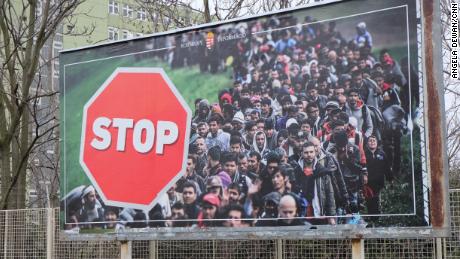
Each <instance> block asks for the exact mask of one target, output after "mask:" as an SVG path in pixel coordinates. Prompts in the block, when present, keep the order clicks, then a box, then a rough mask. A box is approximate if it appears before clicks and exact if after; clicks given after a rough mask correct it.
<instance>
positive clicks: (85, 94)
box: [60, 0, 448, 239]
mask: <svg viewBox="0 0 460 259" xmlns="http://www.w3.org/2000/svg"><path fill="white" fill-rule="evenodd" d="M421 15H422V14H421V13H420V6H419V3H418V1H416V0H405V1H400V0H398V1H396V0H394V1H375V0H368V1H344V2H338V3H332V4H328V5H324V6H317V7H310V8H298V9H292V10H288V11H283V12H279V13H273V14H267V15H264V16H260V17H252V18H247V19H242V20H234V21H229V22H226V23H218V24H210V25H205V26H201V27H197V28H190V29H184V30H180V31H174V32H166V33H161V34H157V35H153V36H148V37H143V38H140V39H133V40H129V41H121V42H115V43H110V44H104V45H98V46H92V47H88V48H82V49H76V50H69V51H65V52H63V53H62V54H61V57H60V64H61V119H62V127H61V130H62V131H61V132H62V138H63V141H62V149H61V152H62V153H61V154H62V156H61V159H62V177H61V179H62V180H61V183H62V184H61V194H62V195H61V209H62V212H61V226H62V228H63V230H64V231H65V232H66V233H69V234H72V233H73V234H78V235H71V236H76V237H82V236H85V238H88V236H86V235H84V234H92V233H103V234H104V235H107V237H108V238H115V237H118V238H120V235H122V236H123V238H127V239H130V238H131V239H132V238H140V237H139V235H141V236H142V238H168V237H169V238H171V237H172V238H184V237H186V238H202V237H213V238H232V237H234V238H241V237H248V236H252V237H254V236H258V235H260V236H263V235H264V234H267V233H270V235H265V238H267V237H274V236H275V237H288V238H293V237H305V238H308V237H318V236H319V237H326V238H327V237H330V238H334V237H335V238H337V234H338V233H345V232H346V233H348V234H347V235H349V236H354V235H358V234H360V235H361V236H362V234H363V233H365V235H367V236H369V237H382V233H384V236H389V237H396V236H400V235H401V233H403V232H404V233H406V234H407V235H409V236H421V235H433V233H435V231H433V228H432V225H433V224H432V221H433V220H434V219H438V218H439V215H442V216H444V215H447V212H445V211H444V210H442V211H439V212H436V213H435V214H433V213H432V211H431V213H430V207H429V205H430V204H429V198H432V199H433V198H436V197H442V195H441V194H440V192H443V191H444V190H442V189H441V190H438V192H439V193H435V194H433V192H430V191H431V188H430V187H431V185H430V184H431V183H430V181H429V178H430V170H429V167H428V166H429V165H430V164H431V165H432V166H433V162H435V161H433V162H432V161H430V162H428V161H427V160H426V159H425V158H426V157H427V156H428V157H431V156H430V155H431V153H430V152H431V151H430V148H431V149H432V150H434V148H435V145H434V144H433V145H432V144H429V145H431V146H430V148H428V144H427V143H426V141H425V138H426V137H425V136H427V137H428V139H427V141H428V142H429V141H430V139H432V138H434V137H436V136H432V135H429V134H426V132H427V131H429V130H431V128H430V126H431V125H434V124H436V123H437V124H438V125H440V124H441V123H439V121H438V122H435V123H434V124H430V120H429V119H430V118H429V119H428V120H427V117H426V112H425V111H426V109H427V107H430V112H431V111H432V109H437V110H436V111H439V110H440V108H439V107H434V106H433V105H432V104H425V101H424V96H425V95H426V91H428V90H429V89H431V88H430V87H427V88H424V87H423V85H424V84H427V83H426V82H424V74H423V71H422V68H423V66H422V65H421V64H422V63H423V62H424V60H423V59H422V58H421V57H420V56H421V55H422V53H425V51H424V50H423V49H422V48H421V45H420V44H419V42H418V40H420V37H421V36H420V35H421V31H420V28H418V27H417V26H418V24H419V23H420V20H421V17H420V16H421ZM422 20H423V19H422ZM429 73H432V72H431V71H430V72H429ZM428 84H429V83H428ZM429 105H431V106H429ZM433 107H434V108H433ZM433 111H434V110H433ZM438 119H439V118H438ZM430 132H431V131H430ZM433 132H434V131H433ZM439 134H440V133H439ZM437 137H441V135H438V136H437ZM439 151H440V152H441V153H442V152H443V150H442V149H441V150H439ZM437 155H438V156H439V153H438V154H437ZM441 157H442V156H441ZM442 174H443V173H442V171H441V176H442ZM431 177H432V175H431ZM433 188H434V187H433ZM437 195H441V196H437ZM440 202H441V203H440V204H444V202H445V200H441V201H440ZM431 207H433V205H432V206H431ZM441 207H442V206H441ZM445 226H448V224H445V223H442V224H441V225H440V226H436V227H440V229H441V230H442V231H441V232H438V233H437V234H438V235H445V234H446V233H447V232H446V228H445ZM280 227H282V228H280ZM390 227H397V228H395V229H396V230H395V231H394V232H388V231H387V230H388V228H390ZM411 227H417V228H411ZM287 229H289V230H290V231H294V232H289V231H287ZM398 229H399V230H401V231H400V232H398V231H397V230H398ZM408 229H418V230H423V231H425V232H422V231H421V232H416V231H415V230H408ZM191 230H192V231H191ZM281 230H282V231H281ZM306 230H309V231H306ZM325 230H327V231H325ZM426 230H428V231H426ZM350 231H351V232H350ZM379 231H380V232H379ZM411 231H413V232H411ZM171 233H175V235H173V236H171ZM187 233H188V234H189V236H187ZM290 233H297V235H294V236H292V235H291V234H290ZM350 233H352V234H350Z"/></svg>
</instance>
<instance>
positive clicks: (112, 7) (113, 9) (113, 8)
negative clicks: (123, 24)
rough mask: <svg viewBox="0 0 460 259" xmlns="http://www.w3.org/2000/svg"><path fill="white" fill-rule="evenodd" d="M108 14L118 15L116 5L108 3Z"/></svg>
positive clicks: (112, 2) (113, 2)
mask: <svg viewBox="0 0 460 259" xmlns="http://www.w3.org/2000/svg"><path fill="white" fill-rule="evenodd" d="M109 14H118V3H117V2H115V1H109Z"/></svg>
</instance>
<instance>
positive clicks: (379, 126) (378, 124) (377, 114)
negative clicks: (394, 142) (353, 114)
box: [362, 105, 385, 142]
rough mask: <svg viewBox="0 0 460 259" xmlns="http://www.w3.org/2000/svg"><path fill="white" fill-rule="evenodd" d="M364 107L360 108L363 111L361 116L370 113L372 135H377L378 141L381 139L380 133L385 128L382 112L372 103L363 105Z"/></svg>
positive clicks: (364, 116) (365, 126)
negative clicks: (372, 128)
mask: <svg viewBox="0 0 460 259" xmlns="http://www.w3.org/2000/svg"><path fill="white" fill-rule="evenodd" d="M364 107H366V109H362V111H363V118H366V117H367V113H368V112H369V114H370V115H371V119H372V125H373V126H374V130H373V131H372V135H375V136H376V137H377V140H378V141H379V142H380V141H381V140H382V133H383V131H384V130H385V119H384V118H383V115H382V112H381V111H380V110H379V109H378V108H375V107H374V106H372V105H364ZM363 126H364V128H367V125H366V120H364V125H363Z"/></svg>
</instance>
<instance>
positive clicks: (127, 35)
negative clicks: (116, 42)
mask: <svg viewBox="0 0 460 259" xmlns="http://www.w3.org/2000/svg"><path fill="white" fill-rule="evenodd" d="M131 36H132V34H131V32H129V31H127V30H123V33H122V36H121V37H122V39H124V40H126V39H131V38H132V37H131Z"/></svg>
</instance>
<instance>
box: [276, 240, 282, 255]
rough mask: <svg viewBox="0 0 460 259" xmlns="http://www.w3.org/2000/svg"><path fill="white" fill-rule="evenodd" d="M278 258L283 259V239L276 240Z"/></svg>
mask: <svg viewBox="0 0 460 259" xmlns="http://www.w3.org/2000/svg"><path fill="white" fill-rule="evenodd" d="M276 259H283V240H282V239H277V240H276Z"/></svg>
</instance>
